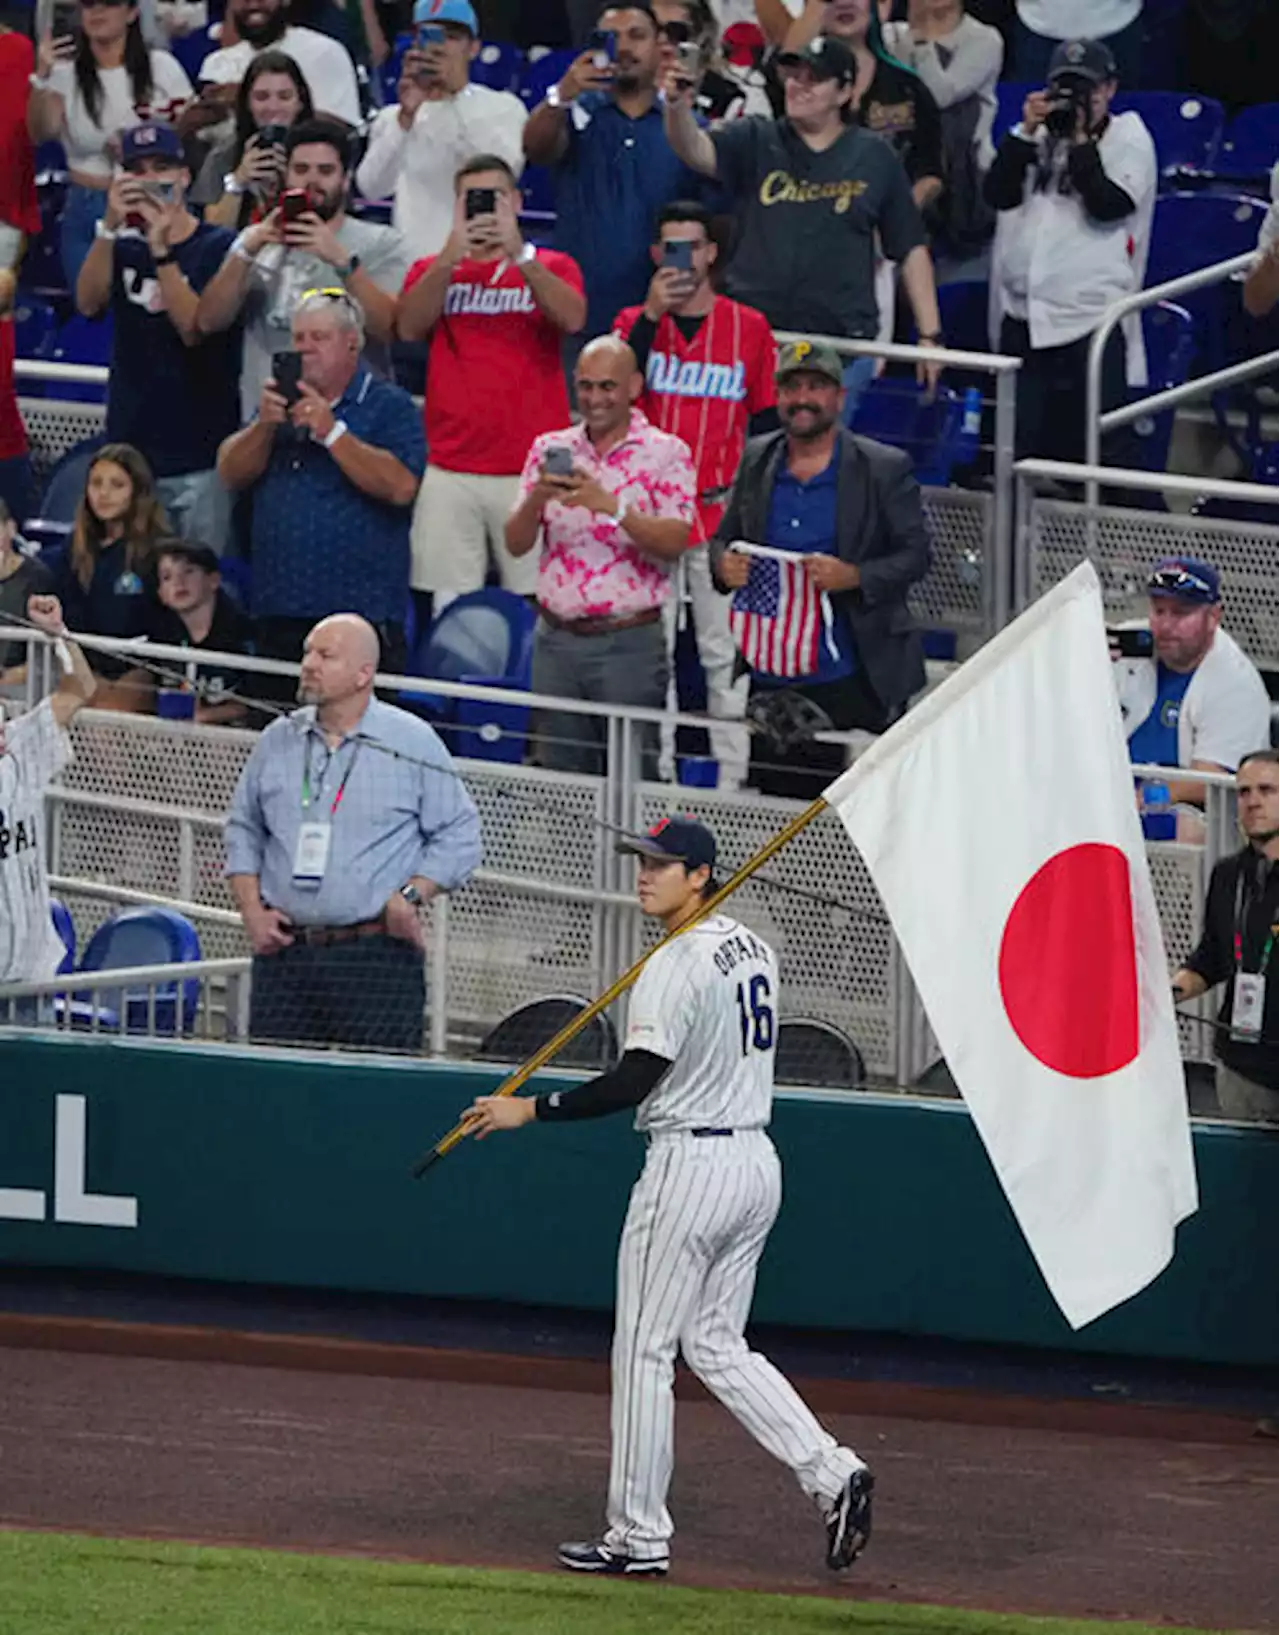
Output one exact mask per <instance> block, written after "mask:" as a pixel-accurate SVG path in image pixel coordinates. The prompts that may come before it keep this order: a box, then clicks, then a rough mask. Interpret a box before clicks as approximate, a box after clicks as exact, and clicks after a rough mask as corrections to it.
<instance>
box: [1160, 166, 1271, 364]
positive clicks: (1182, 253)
mask: <svg viewBox="0 0 1280 1635" xmlns="http://www.w3.org/2000/svg"><path fill="white" fill-rule="evenodd" d="M1266 213H1267V207H1266V205H1265V203H1264V202H1263V201H1262V200H1261V199H1257V198H1254V197H1252V196H1251V195H1249V194H1244V193H1165V194H1162V195H1161V196H1160V198H1158V199H1157V200H1156V208H1155V216H1154V219H1153V221H1152V226H1151V252H1150V255H1149V256H1148V258H1147V288H1148V289H1150V288H1152V287H1153V286H1154V285H1157V284H1165V283H1168V282H1169V280H1170V279H1173V278H1179V277H1181V276H1182V275H1183V274H1184V273H1189V272H1195V271H1197V270H1198V269H1199V268H1201V267H1208V266H1212V265H1213V263H1214V262H1218V261H1228V260H1230V259H1232V258H1233V257H1234V256H1238V255H1244V254H1246V253H1247V252H1248V251H1250V250H1252V249H1253V248H1254V246H1255V245H1256V244H1257V242H1258V231H1259V229H1260V228H1261V226H1262V221H1263V217H1264V216H1265V215H1266ZM1177 300H1178V304H1179V306H1182V307H1185V308H1186V309H1187V311H1188V312H1189V313H1190V314H1191V316H1192V318H1193V320H1194V321H1195V326H1196V367H1195V372H1196V373H1207V372H1208V371H1209V370H1212V369H1218V368H1221V367H1222V364H1223V360H1224V358H1225V356H1226V331H1227V316H1228V314H1229V313H1230V312H1231V311H1232V310H1233V309H1238V307H1239V304H1240V296H1239V293H1238V292H1237V290H1236V289H1235V288H1234V286H1232V285H1229V284H1226V283H1220V284H1212V285H1210V286H1209V287H1208V288H1206V289H1202V290H1195V291H1192V292H1191V293H1190V294H1185V295H1180V296H1178V297H1177Z"/></svg>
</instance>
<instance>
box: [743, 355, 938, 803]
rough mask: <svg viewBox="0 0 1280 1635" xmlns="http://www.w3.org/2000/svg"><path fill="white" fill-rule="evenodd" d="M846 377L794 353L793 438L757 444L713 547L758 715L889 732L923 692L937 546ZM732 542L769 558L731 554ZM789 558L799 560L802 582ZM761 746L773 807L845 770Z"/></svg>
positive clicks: (783, 416)
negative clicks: (853, 412) (927, 597)
mask: <svg viewBox="0 0 1280 1635" xmlns="http://www.w3.org/2000/svg"><path fill="white" fill-rule="evenodd" d="M842 376H843V367H842V364H841V359H840V356H839V354H838V353H837V352H836V351H835V350H834V349H833V348H831V347H827V346H822V345H819V344H818V343H816V342H810V341H797V342H794V343H793V344H792V345H790V346H787V347H785V348H784V349H783V351H782V354H781V356H780V358H779V360H778V376H777V378H778V418H779V419H780V420H781V422H782V430H781V431H777V432H771V433H768V434H767V435H766V436H764V437H756V438H753V439H752V440H751V441H750V442H749V443H748V444H747V449H746V453H745V454H744V456H743V460H742V464H741V466H740V467H739V469H738V475H737V479H736V481H735V482H734V485H733V492H732V494H731V495H730V497H729V503H728V506H727V508H726V510H725V513H724V517H723V518H722V520H721V523H720V526H719V528H718V529H717V530H716V537H715V539H714V540H713V541H712V542H711V560H712V573H713V576H714V578H715V581H716V583H717V585H719V587H720V589H721V590H723V591H725V592H726V593H733V603H732V604H731V610H730V623H731V625H732V626H733V628H734V633H735V637H736V639H737V643H738V650H739V654H740V655H741V658H742V661H743V663H744V664H745V665H746V667H747V668H748V669H749V670H750V671H751V675H752V681H751V696H752V700H753V701H755V702H756V710H753V714H754V713H756V711H758V709H759V703H760V701H765V700H767V698H768V696H769V695H774V696H781V695H783V694H790V695H794V694H797V693H798V694H799V695H800V696H801V697H802V698H803V699H805V700H807V701H808V703H809V704H810V705H816V706H817V708H818V710H819V711H821V712H822V715H823V716H825V717H826V719H827V720H828V721H829V722H830V724H831V727H832V728H834V729H836V730H839V731H845V730H847V729H849V728H852V727H862V728H865V729H867V730H868V731H871V732H882V731H883V730H884V729H885V728H886V727H887V726H889V724H890V723H891V722H892V721H894V720H896V719H897V717H898V716H899V715H901V714H902V712H903V710H904V709H905V708H906V706H907V702H908V700H909V699H910V698H911V695H912V694H913V693H916V692H918V691H919V690H920V688H922V687H923V686H924V681H925V673H924V654H923V650H922V648H921V644H920V635H919V632H918V630H917V629H916V625H915V621H914V619H913V618H912V616H911V613H910V612H909V610H908V608H907V591H908V590H909V588H910V587H911V586H912V585H913V584H914V583H915V582H916V581H917V580H919V579H923V578H924V576H925V574H926V573H927V572H928V570H929V536H928V533H927V531H926V529H925V524H924V516H923V512H922V510H921V505H920V489H919V486H918V484H917V483H916V480H915V477H914V476H913V474H912V470H911V460H910V457H909V456H908V455H906V454H904V453H902V452H901V450H899V449H893V448H887V447H885V446H884V445H883V444H881V443H873V442H871V441H870V440H869V439H868V438H865V437H856V436H854V435H853V433H852V432H849V431H846V430H845V429H844V428H843V426H842V425H841V423H840V422H841V410H842V408H843V405H844V391H843V388H842V384H841V382H842ZM735 541H746V542H748V543H749V544H753V545H759V546H767V547H769V548H770V549H771V554H770V555H768V556H757V555H748V554H746V553H745V552H742V551H737V550H734V549H733V548H732V547H733V545H734V542H735ZM782 552H786V553H792V552H794V553H797V554H798V555H799V556H800V558H801V560H802V564H803V567H802V572H803V575H804V579H803V581H798V580H797V578H796V576H794V574H793V572H791V571H789V570H788V567H787V566H786V558H785V557H783V556H781V555H780V554H779V553H782ZM806 587H807V588H806ZM810 591H811V592H812V593H815V594H812V595H810V594H809V592H810ZM764 715H765V718H766V719H767V718H768V717H769V715H770V710H769V709H768V708H767V707H766V709H765V711H764ZM815 719H817V720H818V721H819V722H820V723H821V717H815ZM755 745H756V750H755V753H754V754H753V757H752V775H751V782H752V783H754V784H755V786H756V787H757V788H758V789H760V790H761V791H762V792H763V793H765V794H780V795H789V796H794V797H796V798H799V799H806V800H808V799H812V798H814V797H815V796H817V795H819V794H821V792H822V790H823V789H824V788H825V787H826V785H827V784H828V783H829V782H830V781H831V779H832V778H833V777H835V776H836V775H837V774H838V773H839V772H840V771H841V770H842V769H843V766H844V752H843V750H842V749H841V747H840V746H839V745H834V744H814V743H805V744H802V745H800V746H799V747H797V748H791V749H788V748H786V747H784V746H783V745H781V744H779V743H778V742H776V741H775V742H770V741H769V740H768V739H764V740H763V741H762V739H761V737H760V736H759V735H757V737H756V739H755Z"/></svg>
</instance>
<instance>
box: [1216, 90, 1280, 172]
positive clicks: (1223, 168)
mask: <svg viewBox="0 0 1280 1635" xmlns="http://www.w3.org/2000/svg"><path fill="white" fill-rule="evenodd" d="M1278 133H1280V103H1276V102H1259V103H1255V104H1254V106H1253V107H1251V108H1242V109H1241V110H1240V112H1239V113H1238V114H1237V115H1236V116H1235V118H1234V119H1233V120H1232V121H1231V123H1230V124H1229V125H1228V126H1227V128H1226V131H1225V132H1224V133H1223V137H1222V141H1221V142H1220V143H1219V145H1218V151H1217V153H1216V154H1215V156H1214V161H1213V174H1214V177H1215V178H1216V179H1217V180H1218V181H1224V182H1241V183H1252V184H1253V185H1254V186H1255V187H1260V188H1262V187H1265V186H1266V184H1267V182H1268V180H1269V179H1270V176H1271V167H1272V166H1273V165H1274V164H1275V162H1276V158H1277V151H1278V149H1280V134H1278Z"/></svg>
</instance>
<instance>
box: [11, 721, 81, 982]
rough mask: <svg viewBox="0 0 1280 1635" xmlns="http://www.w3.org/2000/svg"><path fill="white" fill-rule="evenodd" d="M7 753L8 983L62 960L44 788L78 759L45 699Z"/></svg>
mask: <svg viewBox="0 0 1280 1635" xmlns="http://www.w3.org/2000/svg"><path fill="white" fill-rule="evenodd" d="M4 739H5V747H4V754H3V755H0V982H41V981H44V980H45V978H47V977H51V976H52V975H53V973H54V972H55V971H56V970H57V968H58V964H59V961H60V960H61V958H62V953H63V948H62V940H61V938H60V937H59V936H58V933H57V932H56V931H55V930H54V928H53V922H52V920H51V919H50V917H49V880H48V876H47V874H46V872H45V862H44V841H45V835H44V791H45V786H46V785H47V784H48V783H49V781H50V780H51V779H52V778H55V777H56V776H57V775H58V773H59V772H61V771H62V769H63V767H65V766H66V765H67V763H68V762H69V761H70V760H71V740H70V738H69V737H68V736H67V734H66V732H65V731H64V730H63V729H62V728H61V727H60V726H59V725H58V722H57V719H56V718H55V716H54V713H53V704H52V702H51V701H50V700H49V699H47V698H46V699H45V700H44V702H43V703H42V704H38V705H37V706H36V707H35V709H34V710H28V711H27V712H26V714H25V715H20V716H16V717H15V718H14V719H13V720H11V721H9V722H7V723H6V724H5V728H4Z"/></svg>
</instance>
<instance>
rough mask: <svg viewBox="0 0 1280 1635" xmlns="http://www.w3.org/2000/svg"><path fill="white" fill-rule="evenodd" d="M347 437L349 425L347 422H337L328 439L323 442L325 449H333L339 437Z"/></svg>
mask: <svg viewBox="0 0 1280 1635" xmlns="http://www.w3.org/2000/svg"><path fill="white" fill-rule="evenodd" d="M346 435H347V423H346V421H345V420H335V421H334V423H333V425H332V427H331V428H330V430H329V435H328V436H327V437H326V438H324V440H323V442H324V447H325V448H332V447H333V445H334V444H335V443H336V442H337V441H338V439H339V437H345V436H346Z"/></svg>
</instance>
